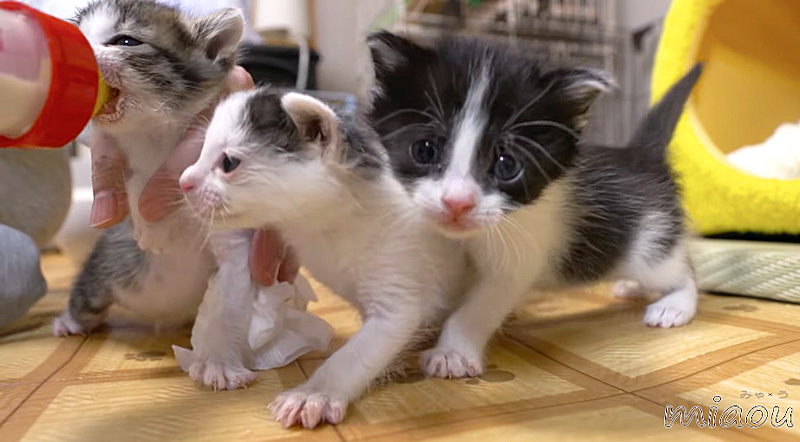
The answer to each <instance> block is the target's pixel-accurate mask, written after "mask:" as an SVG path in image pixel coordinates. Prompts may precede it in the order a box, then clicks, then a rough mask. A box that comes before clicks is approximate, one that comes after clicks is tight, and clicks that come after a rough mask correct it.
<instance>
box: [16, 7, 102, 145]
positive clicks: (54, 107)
mask: <svg viewBox="0 0 800 442" xmlns="http://www.w3.org/2000/svg"><path fill="white" fill-rule="evenodd" d="M0 9H5V10H8V11H22V12H24V13H25V14H26V15H27V16H29V17H30V18H32V19H34V20H36V21H37V22H38V23H39V25H40V26H41V28H42V32H43V33H44V35H45V37H46V38H47V47H48V49H49V51H50V61H51V65H52V76H51V77H50V78H51V80H50V90H49V92H48V94H47V99H46V100H45V103H44V107H43V108H42V112H41V113H40V114H39V117H38V118H37V119H36V122H35V123H34V124H33V126H32V127H31V129H30V130H29V131H28V132H27V133H26V134H25V135H23V136H21V137H19V138H15V139H9V138H6V137H3V136H0V147H61V146H64V145H66V144H67V143H69V142H71V141H72V140H74V139H75V138H76V137H77V136H78V135H80V133H81V131H82V130H83V128H84V127H86V124H87V123H88V122H89V120H90V119H91V118H92V111H93V110H94V106H95V101H96V99H97V89H98V87H99V86H98V78H99V73H98V70H97V60H96V59H95V57H94V52H93V51H92V46H91V45H90V44H89V41H88V40H86V37H84V36H83V34H81V31H80V29H78V28H77V27H76V26H75V25H73V24H71V23H68V22H65V21H63V20H61V19H58V18H56V17H53V16H52V15H48V14H45V13H43V12H41V11H39V10H37V9H34V8H31V7H29V6H27V5H25V4H23V3H18V2H0Z"/></svg>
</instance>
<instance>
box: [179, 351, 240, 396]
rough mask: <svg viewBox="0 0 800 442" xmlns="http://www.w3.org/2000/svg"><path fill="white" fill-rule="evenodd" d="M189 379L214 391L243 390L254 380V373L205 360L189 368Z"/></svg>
mask: <svg viewBox="0 0 800 442" xmlns="http://www.w3.org/2000/svg"><path fill="white" fill-rule="evenodd" d="M189 377H190V378H192V379H193V380H194V381H195V382H197V383H198V384H202V385H203V386H205V387H208V388H211V389H213V390H214V391H218V390H236V389H239V388H244V387H246V386H248V385H250V384H251V383H252V382H253V381H255V380H256V374H255V373H254V372H252V371H250V370H248V369H246V368H244V367H243V366H241V365H239V364H234V363H230V362H219V361H209V360H205V359H203V360H199V361H196V362H194V363H192V365H190V366H189Z"/></svg>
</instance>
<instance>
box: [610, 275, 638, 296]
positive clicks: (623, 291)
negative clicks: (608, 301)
mask: <svg viewBox="0 0 800 442" xmlns="http://www.w3.org/2000/svg"><path fill="white" fill-rule="evenodd" d="M611 294H613V295H614V297H615V298H617V299H636V298H642V297H644V296H645V295H646V293H645V292H644V290H643V289H642V286H641V284H639V283H638V282H636V281H631V280H627V279H621V280H619V281H617V282H616V283H615V284H614V287H613V288H612V289H611Z"/></svg>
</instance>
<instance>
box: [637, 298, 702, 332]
mask: <svg viewBox="0 0 800 442" xmlns="http://www.w3.org/2000/svg"><path fill="white" fill-rule="evenodd" d="M670 301H671V300H669V299H667V298H662V299H661V300H659V301H657V302H655V303H653V304H650V305H648V306H647V310H645V313H644V319H643V320H642V322H644V324H645V325H647V326H649V327H662V328H670V327H680V326H682V325H686V324H688V323H689V321H691V320H692V318H693V317H694V314H695V307H694V306H693V305H691V306H690V305H681V303H679V302H670Z"/></svg>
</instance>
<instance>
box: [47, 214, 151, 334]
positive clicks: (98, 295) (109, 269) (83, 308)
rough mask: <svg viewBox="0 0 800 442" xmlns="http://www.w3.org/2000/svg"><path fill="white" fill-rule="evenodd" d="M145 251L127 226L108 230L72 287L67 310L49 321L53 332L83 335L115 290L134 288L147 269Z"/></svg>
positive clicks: (105, 310) (99, 318)
mask: <svg viewBox="0 0 800 442" xmlns="http://www.w3.org/2000/svg"><path fill="white" fill-rule="evenodd" d="M148 262H149V260H148V257H147V254H146V253H144V252H142V251H141V250H140V249H139V247H137V246H136V241H134V240H133V237H132V236H131V225H130V222H129V221H124V222H122V223H120V224H117V225H116V226H114V227H112V228H110V229H108V230H107V231H106V232H105V233H104V234H103V236H102V237H100V239H99V240H98V241H97V244H96V245H95V247H94V250H92V254H91V255H89V259H87V260H86V263H85V264H84V265H83V269H82V270H81V273H80V275H78V279H77V280H76V281H75V283H74V285H73V286H72V291H71V292H70V297H69V304H68V306H67V310H66V311H65V312H64V313H63V314H61V315H60V316H59V317H57V318H56V319H55V321H54V322H53V334H54V335H56V336H67V335H72V334H85V333H88V332H90V331H92V329H94V328H96V327H97V326H98V325H100V323H101V322H103V319H105V317H106V315H107V314H108V308H109V307H110V306H111V304H112V303H113V302H114V296H115V295H114V293H115V292H116V291H118V290H122V291H134V292H135V291H136V290H137V288H138V284H139V281H141V279H142V277H143V276H145V275H146V274H147V272H148V270H149V265H148Z"/></svg>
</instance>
